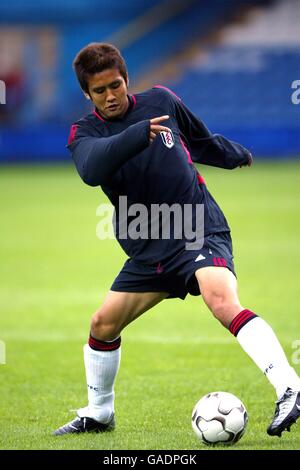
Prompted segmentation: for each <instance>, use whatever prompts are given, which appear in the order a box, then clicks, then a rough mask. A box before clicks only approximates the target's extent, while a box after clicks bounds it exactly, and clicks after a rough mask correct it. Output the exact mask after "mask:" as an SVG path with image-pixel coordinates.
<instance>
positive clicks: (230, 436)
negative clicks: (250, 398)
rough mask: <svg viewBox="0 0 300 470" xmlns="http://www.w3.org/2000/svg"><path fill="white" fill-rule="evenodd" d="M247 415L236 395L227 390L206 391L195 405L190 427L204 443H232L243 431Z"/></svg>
mask: <svg viewBox="0 0 300 470" xmlns="http://www.w3.org/2000/svg"><path fill="white" fill-rule="evenodd" d="M247 422H248V415H247V411H246V408H245V406H244V405H243V403H242V402H241V400H239V399H238V398H237V397H236V396H234V395H232V394H231V393H227V392H213V393H208V395H205V396H204V397H202V398H201V399H200V400H199V401H198V402H197V403H196V405H195V407H194V409H193V414H192V427H193V430H194V431H195V433H196V436H197V437H198V438H199V439H200V440H201V441H202V442H204V443H205V444H207V445H211V444H219V443H223V444H234V443H235V442H237V441H238V440H239V439H240V438H241V437H242V435H243V434H244V432H245V429H246V426H247Z"/></svg>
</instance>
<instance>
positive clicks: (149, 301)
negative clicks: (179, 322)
mask: <svg viewBox="0 0 300 470" xmlns="http://www.w3.org/2000/svg"><path fill="white" fill-rule="evenodd" d="M168 295H169V294H168V293H167V292H117V291H109V292H108V294H107V296H106V298H105V299H104V302H103V304H102V305H101V307H100V308H99V309H98V310H97V311H96V312H95V314H94V317H93V318H94V320H95V321H96V323H97V322H98V323H99V324H105V325H114V327H115V328H116V330H118V331H121V330H122V329H123V328H124V327H125V326H126V325H128V324H129V323H131V322H132V321H133V320H135V319H136V318H138V317H139V316H140V315H142V313H144V312H146V311H147V310H149V309H150V308H152V307H154V306H155V305H156V304H158V303H159V302H161V301H162V300H164V299H165V298H166V297H167V296H168Z"/></svg>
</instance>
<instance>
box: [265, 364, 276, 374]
mask: <svg viewBox="0 0 300 470" xmlns="http://www.w3.org/2000/svg"><path fill="white" fill-rule="evenodd" d="M273 367H274V366H273V364H270V365H269V366H268V367H267V368H266V369H265V371H264V374H267V373H268V372H270V370H271V369H273Z"/></svg>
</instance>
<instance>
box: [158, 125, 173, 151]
mask: <svg viewBox="0 0 300 470" xmlns="http://www.w3.org/2000/svg"><path fill="white" fill-rule="evenodd" d="M160 135H161V138H162V141H163V143H164V144H165V146H166V147H168V149H171V148H172V147H173V146H174V136H173V132H172V131H171V129H170V130H169V131H168V132H166V131H162V132H160Z"/></svg>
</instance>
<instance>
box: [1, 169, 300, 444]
mask: <svg viewBox="0 0 300 470" xmlns="http://www.w3.org/2000/svg"><path fill="white" fill-rule="evenodd" d="M201 171H202V174H203V175H204V177H205V179H206V181H207V184H208V187H209V189H210V190H211V192H212V194H213V195H214V197H215V198H216V199H217V201H218V202H219V203H220V205H221V207H222V209H223V210H224V212H225V214H226V216H227V218H228V220H229V223H230V225H231V228H232V236H233V241H234V252H235V265H236V270H237V274H238V279H239V292H240V297H241V301H242V304H243V305H244V306H245V307H247V308H250V309H252V310H254V311H255V312H257V313H258V314H261V315H262V316H263V317H264V318H265V319H266V320H267V321H269V322H270V323H271V325H272V326H273V328H274V329H275V331H276V333H277V334H278V337H279V339H280V341H281V342H282V345H283V347H284V349H285V351H286V354H287V356H288V358H289V360H290V361H291V360H292V358H294V359H296V363H295V364H294V367H295V368H296V370H297V371H298V373H300V364H297V362H300V352H299V346H298V352H297V350H296V349H293V344H296V343H293V342H295V341H296V340H300V328H299V303H300V302H299V266H300V243H299V239H300V217H299V207H300V164H299V163H297V162H294V163H289V162H285V163H269V164H266V163H264V164H259V163H256V164H255V165H254V166H253V167H252V168H251V169H248V168H243V169H238V170H235V171H226V170H218V169H213V168H207V167H206V168H201ZM0 201H1V202H0V204H1V232H0V240H1V243H0V259H1V263H0V281H1V282H0V298H1V303H0V309H1V316H0V340H2V341H3V342H5V345H6V364H3V365H0V396H1V400H0V420H1V426H0V448H2V449H106V450H110V449H152V450H154V449H205V450H206V449H208V448H207V447H205V446H203V445H202V444H200V443H199V442H198V441H197V439H196V437H195V436H194V433H193V431H192V428H191V411H192V408H193V406H194V404H195V403H196V401H197V400H198V399H199V398H200V397H202V396H203V395H205V394H206V393H208V392H211V391H216V390H223V391H229V392H231V393H233V394H236V395H237V396H238V397H239V398H241V400H242V401H243V402H244V403H245V405H246V408H247V410H248V414H249V424H248V428H247V431H246V434H245V435H244V437H243V438H242V439H241V441H240V442H238V443H237V444H236V445H235V446H234V447H233V448H234V449H300V429H299V424H298V426H293V428H292V432H291V433H284V434H283V437H282V438H281V439H278V438H277V437H273V438H271V437H269V436H268V435H267V434H266V427H267V425H268V424H269V421H270V419H271V417H272V416H273V411H274V401H275V394H274V391H273V388H272V387H271V385H269V383H268V382H267V380H266V379H265V378H264V376H263V375H262V373H261V372H260V371H259V370H258V369H257V368H256V366H255V365H254V364H253V363H252V361H251V360H250V359H249V358H248V356H247V355H246V354H245V353H244V352H243V351H242V350H240V347H239V345H238V343H237V342H236V340H235V339H234V338H233V337H232V336H231V335H230V334H229V333H228V332H227V331H226V330H225V329H224V328H223V327H222V326H221V325H220V324H219V323H218V322H217V321H216V320H214V319H213V318H212V315H211V314H210V313H209V311H208V309H207V308H206V307H205V305H204V303H203V301H202V299H201V297H191V296H188V297H187V299H186V300H185V301H184V302H183V301H181V300H165V301H164V302H162V303H161V304H160V305H158V306H156V307H155V308H154V309H153V310H152V311H151V312H148V313H146V314H145V315H143V316H142V317H141V318H140V319H138V320H137V321H136V322H135V323H134V324H132V325H130V326H129V327H128V328H127V329H126V330H125V331H124V332H123V346H122V365H121V369H120V372H119V375H118V379H117V384H116V417H117V428H116V430H115V432H114V433H110V434H107V435H106V434H104V435H80V436H66V437H63V438H58V437H53V436H52V435H51V433H52V431H53V430H54V429H55V428H57V427H58V426H60V425H62V424H64V423H65V422H66V421H68V420H70V419H72V418H73V416H74V413H73V412H71V411H70V410H74V409H76V408H78V407H81V406H85V405H86V385H85V378H84V368H83V356H82V346H83V344H84V343H85V341H86V339H87V336H88V333H89V321H90V316H91V314H92V313H93V311H94V310H95V309H96V308H97V307H98V306H99V305H100V304H101V301H102V300H103V298H104V296H105V293H106V291H107V290H108V289H109V287H110V285H111V282H112V281H113V279H114V277H115V275H116V274H117V273H118V272H119V270H120V268H121V266H122V264H123V262H124V260H125V255H124V254H123V253H122V251H121V249H120V248H119V246H118V244H117V242H116V241H114V240H108V241H100V240H99V239H97V237H96V225H97V223H98V222H99V217H97V216H96V208H97V206H98V205H99V203H100V202H106V199H105V197H104V195H103V193H102V192H101V191H99V190H98V189H97V188H89V187H88V186H85V185H84V184H83V183H82V182H81V181H80V178H79V177H78V175H77V174H76V172H75V169H74V168H73V166H64V165H62V166H60V165H56V166H43V167H42V166H27V167H13V166H12V167H1V168H0Z"/></svg>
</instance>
